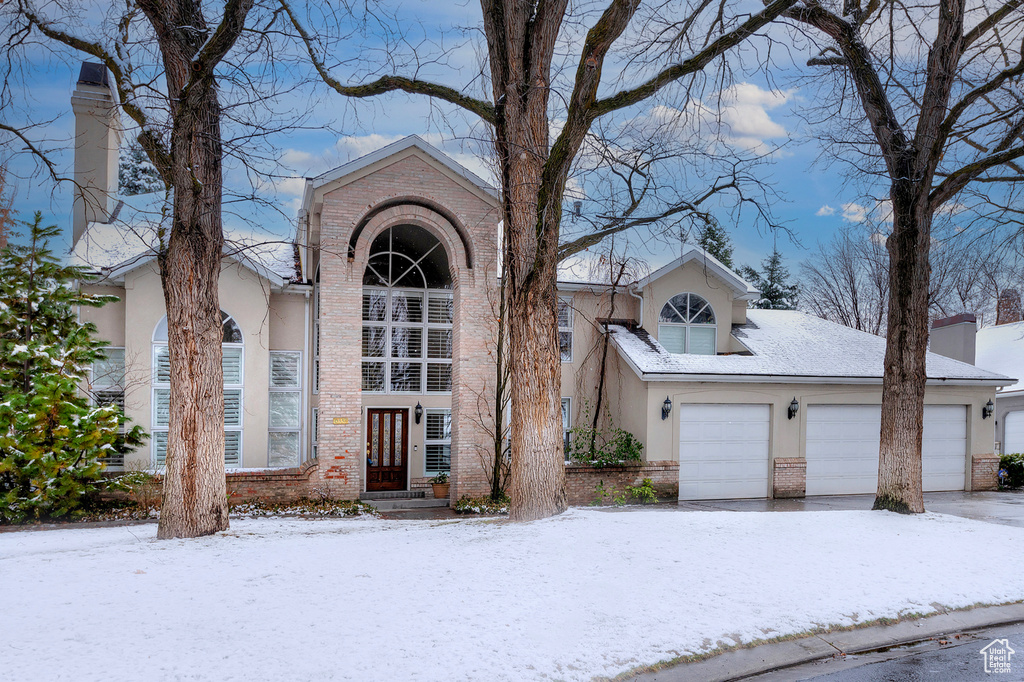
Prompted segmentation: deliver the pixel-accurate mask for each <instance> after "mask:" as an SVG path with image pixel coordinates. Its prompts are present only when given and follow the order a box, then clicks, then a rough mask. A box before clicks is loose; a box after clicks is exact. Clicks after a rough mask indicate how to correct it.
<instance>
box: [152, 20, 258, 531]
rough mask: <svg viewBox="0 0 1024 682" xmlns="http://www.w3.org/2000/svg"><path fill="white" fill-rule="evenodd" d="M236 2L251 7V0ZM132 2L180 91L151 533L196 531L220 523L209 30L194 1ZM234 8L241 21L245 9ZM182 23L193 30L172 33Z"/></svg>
mask: <svg viewBox="0 0 1024 682" xmlns="http://www.w3.org/2000/svg"><path fill="white" fill-rule="evenodd" d="M243 4H244V5H249V6H251V0H249V1H248V2H245V3H243ZM140 5H141V6H142V8H143V11H145V12H146V14H147V15H148V17H149V19H150V21H151V22H152V24H153V26H154V28H155V29H156V32H157V38H158V40H159V43H160V49H161V53H162V56H163V61H164V68H165V72H166V77H167V86H168V91H169V92H171V93H181V97H180V98H172V99H171V112H172V120H173V128H172V130H171V146H170V155H169V156H170V164H169V165H170V168H169V175H170V181H171V183H170V184H171V186H172V187H173V188H174V224H173V226H172V229H171V235H170V239H169V242H168V245H167V251H166V252H165V253H164V254H163V255H162V257H161V259H160V277H161V280H162V283H163V289H164V302H165V304H166V307H167V330H168V339H167V345H168V350H169V353H170V372H171V382H170V383H171V395H170V424H169V428H168V433H167V464H166V466H167V475H166V476H164V495H163V502H162V505H161V510H160V527H159V530H158V531H157V537H159V538H173V537H197V536H201V535H209V534H211V533H216V532H218V531H221V530H224V529H226V528H227V527H228V505H227V483H226V481H225V472H224V377H223V368H222V365H221V361H222V350H221V342H222V340H223V333H222V327H221V325H222V322H221V317H220V302H219V296H218V283H219V279H220V266H221V258H222V255H223V254H222V251H223V245H224V233H223V228H222V222H221V199H222V196H221V195H222V177H221V168H222V160H223V150H222V149H221V130H220V120H221V111H220V104H219V102H218V99H217V89H216V84H215V79H214V75H213V70H212V68H209V69H206V71H205V72H203V71H202V70H201V69H202V66H200V70H199V77H198V78H195V77H194V73H193V72H194V70H195V67H196V63H194V61H193V60H194V58H195V57H196V55H197V53H198V52H199V50H200V48H201V47H202V46H203V44H204V41H205V40H206V38H205V36H206V31H207V26H206V22H205V19H204V18H203V15H202V8H201V6H200V4H199V3H198V2H197V0H176V1H175V2H160V3H157V2H152V1H149V0H147V1H146V2H140ZM240 9H241V10H242V11H241V18H242V23H244V12H245V11H247V7H244V6H242V7H240ZM186 25H187V26H191V27H193V28H194V29H196V30H190V31H181V30H178V27H180V26H186ZM235 28H237V29H238V30H240V29H241V23H239V24H237V25H236V26H235ZM186 86H187V87H186ZM143 144H144V145H145V141H144V142H143Z"/></svg>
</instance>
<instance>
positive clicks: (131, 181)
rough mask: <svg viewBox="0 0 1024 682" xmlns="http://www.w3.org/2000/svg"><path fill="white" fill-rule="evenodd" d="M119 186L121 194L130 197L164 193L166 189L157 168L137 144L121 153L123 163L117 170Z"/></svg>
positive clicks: (121, 162)
mask: <svg viewBox="0 0 1024 682" xmlns="http://www.w3.org/2000/svg"><path fill="white" fill-rule="evenodd" d="M117 185H118V189H119V190H120V192H121V194H123V195H125V196H129V197H130V196H135V195H136V194H149V193H150V192H163V191H164V190H165V189H166V186H165V185H164V181H163V180H162V179H161V178H160V174H159V173H158V172H157V170H156V167H155V166H154V165H153V164H152V163H151V162H150V160H149V158H148V157H147V156H146V152H145V151H143V149H142V147H140V146H139V145H137V144H132V145H129V146H128V147H127V148H126V149H125V150H124V151H122V152H121V161H120V163H119V164H118V168H117Z"/></svg>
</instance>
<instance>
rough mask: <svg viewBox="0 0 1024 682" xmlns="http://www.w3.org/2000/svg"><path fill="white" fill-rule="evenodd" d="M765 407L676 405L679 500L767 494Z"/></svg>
mask: <svg viewBox="0 0 1024 682" xmlns="http://www.w3.org/2000/svg"><path fill="white" fill-rule="evenodd" d="M770 414H771V411H770V409H769V406H768V405H722V404H702V405H680V406H679V434H680V437H679V499H680V500H716V499H730V498H741V497H768V496H769V494H770V493H769V491H770V488H769V482H768V471H769V438H770V431H771V430H770V426H769V419H770Z"/></svg>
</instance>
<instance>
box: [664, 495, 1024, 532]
mask: <svg viewBox="0 0 1024 682" xmlns="http://www.w3.org/2000/svg"><path fill="white" fill-rule="evenodd" d="M874 501H875V496H874V495H828V496H820V497H804V498H800V499H793V500H769V499H756V500H702V501H700V502H680V503H679V509H681V510H684V511H783V512H785V511H790V512H792V511H835V510H851V509H865V510H867V509H871V505H872V504H874ZM924 508H925V509H926V510H927V511H930V512H937V513H940V514H951V515H953V516H961V517H963V518H967V519H975V520H977V521H987V522H989V523H999V524H1003V525H1006V526H1018V527H1022V528H1024V490H1014V491H1001V492H978V493H968V492H949V493H925V494H924Z"/></svg>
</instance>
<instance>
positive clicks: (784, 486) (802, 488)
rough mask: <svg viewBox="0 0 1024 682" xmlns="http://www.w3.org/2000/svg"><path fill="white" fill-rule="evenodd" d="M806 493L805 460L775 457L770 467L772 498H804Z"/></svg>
mask: <svg viewBox="0 0 1024 682" xmlns="http://www.w3.org/2000/svg"><path fill="white" fill-rule="evenodd" d="M806 493H807V460H806V459H804V458H802V457H777V458H775V460H774V462H773V466H772V497H774V498H775V499H783V498H787V497H804V496H805V495H806Z"/></svg>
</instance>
